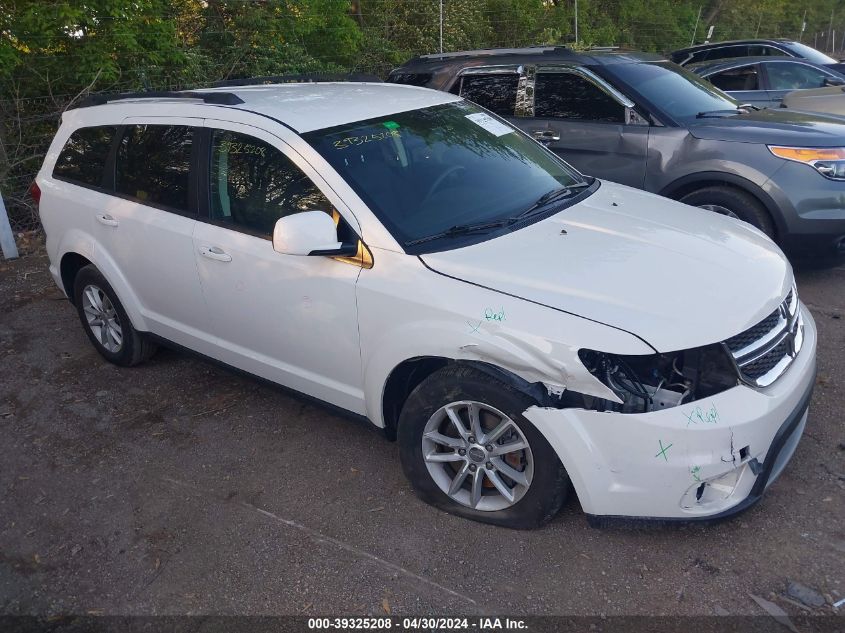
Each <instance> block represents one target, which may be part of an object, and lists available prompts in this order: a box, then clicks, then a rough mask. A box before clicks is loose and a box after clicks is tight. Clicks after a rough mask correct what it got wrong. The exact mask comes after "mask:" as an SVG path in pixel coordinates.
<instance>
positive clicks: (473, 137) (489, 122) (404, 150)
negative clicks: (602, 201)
mask: <svg viewBox="0 0 845 633" xmlns="http://www.w3.org/2000/svg"><path fill="white" fill-rule="evenodd" d="M303 136H304V138H305V140H306V141H308V142H309V143H310V144H311V145H312V146H313V147H315V148H316V149H317V151H318V152H320V154H321V155H322V156H323V157H324V158H325V159H326V160H327V161H328V162H329V163H330V164H331V165H332V167H334V168H335V170H337V172H338V173H339V174H340V175H341V177H342V178H343V179H344V180H346V182H347V183H349V185H350V186H351V187H352V188H353V189H354V190H355V192H356V193H357V194H358V195H359V196H360V197H361V198H362V200H364V201H365V202H366V203H367V205H368V206H369V207H370V209H372V211H373V212H374V213H375V214H376V215H377V216H378V218H379V219H380V220H381V221H382V223H383V224H384V225H385V226H386V227H387V229H388V230H389V231H390V232H391V233H392V234H393V235H394V236H395V237H396V239H397V240H398V241H399V242H400V243H405V242H408V241H413V240H416V239H419V238H423V237H428V236H430V235H433V234H436V233H438V232H440V231H444V230H446V229H449V228H450V227H453V226H455V225H458V224H466V223H476V222H489V221H496V220H502V219H504V218H509V217H512V216H515V215H517V214H519V213H520V212H522V211H525V210H526V209H527V208H529V207H530V206H532V205H533V204H534V203H535V202H536V201H537V199H538V198H540V196H542V195H543V194H545V193H548V192H549V191H553V190H556V189H560V188H561V187H566V186H569V185H572V184H574V183H580V182H582V181H581V179H580V178H579V176H578V175H577V174H576V173H574V172H573V171H571V170H570V169H568V168H567V167H566V165H565V164H564V163H563V162H562V161H560V160H559V159H557V158H556V157H555V156H554V155H553V154H551V153H550V152H549V151H547V150H546V149H544V148H543V147H542V146H541V145H540V144H539V143H536V142H535V141H533V140H531V139H530V138H528V137H527V136H525V135H524V134H521V133H520V132H518V131H517V130H515V129H514V128H513V127H511V126H509V125H507V124H505V123H502V122H501V121H499V120H498V119H494V118H493V117H492V116H490V115H488V114H487V113H485V112H483V111H481V110H480V109H479V108H477V107H475V106H474V105H472V104H471V103H468V102H466V101H459V102H455V103H449V104H444V105H440V106H434V107H430V108H424V109H421V110H411V111H409V112H401V113H397V114H393V115H391V116H390V117H382V118H377V119H370V120H367V121H359V122H357V123H350V124H348V125H342V126H338V127H334V128H329V129H326V130H316V131H314V132H309V133H307V134H304V135H303ZM578 191H582V189H573V190H572V192H573V193H576V192H578ZM484 234H485V232H484V231H479V232H477V233H471V234H468V235H465V236H457V237H456V236H452V237H453V238H454V239H449V238H447V239H445V240H434V241H429V242H425V243H424V244H421V245H420V247H419V249H417V250H414V251H413V252H420V250H421V249H428V250H438V249H443V248H454V247H455V245H458V244H460V245H465V244H466V243H467V241H470V240H473V239H475V240H478V239H484V238H483V237H479V236H483V235H484ZM412 248H413V247H412Z"/></svg>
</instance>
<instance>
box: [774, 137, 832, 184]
mask: <svg viewBox="0 0 845 633" xmlns="http://www.w3.org/2000/svg"><path fill="white" fill-rule="evenodd" d="M768 148H769V151H770V152H771V153H772V154H774V155H775V156H777V157H778V158H783V159H786V160H791V161H795V162H796V163H804V164H805V165H809V166H810V167H812V168H813V169H815V170H816V171H817V172H819V173H820V174H821V175H822V176H824V177H825V178H829V179H831V180H845V147H784V146H781V145H769V146H768Z"/></svg>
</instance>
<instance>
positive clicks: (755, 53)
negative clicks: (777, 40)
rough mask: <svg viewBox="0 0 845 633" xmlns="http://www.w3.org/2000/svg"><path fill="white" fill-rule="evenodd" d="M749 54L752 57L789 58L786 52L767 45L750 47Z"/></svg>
mask: <svg viewBox="0 0 845 633" xmlns="http://www.w3.org/2000/svg"><path fill="white" fill-rule="evenodd" d="M748 54H749V56H751V57H788V55H787V53H786V52H785V51H782V50H781V49H779V48H775V47H774V46H768V45H766V44H755V45H753V46H749V47H748Z"/></svg>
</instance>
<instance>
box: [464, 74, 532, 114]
mask: <svg viewBox="0 0 845 633" xmlns="http://www.w3.org/2000/svg"><path fill="white" fill-rule="evenodd" d="M518 85H519V75H517V74H516V73H505V74H490V75H465V76H464V77H463V83H462V84H461V96H462V97H464V98H465V99H469V100H470V101H473V102H475V103H477V104H478V105H480V106H482V107H484V108H487V109H488V110H491V111H493V112H495V113H496V114H498V115H499V116H513V115H514V111H515V110H516V89H517V86H518Z"/></svg>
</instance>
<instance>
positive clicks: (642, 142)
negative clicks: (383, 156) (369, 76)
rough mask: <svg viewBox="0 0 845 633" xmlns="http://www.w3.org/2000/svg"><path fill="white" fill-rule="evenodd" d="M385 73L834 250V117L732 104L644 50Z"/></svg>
mask: <svg viewBox="0 0 845 633" xmlns="http://www.w3.org/2000/svg"><path fill="white" fill-rule="evenodd" d="M388 81H392V82H396V83H405V84H414V85H418V86H425V87H428V88H436V89H439V90H445V91H448V92H452V93H455V94H460V95H461V96H463V97H465V98H467V99H469V100H471V101H474V102H475V103H477V104H479V105H481V106H483V107H485V108H487V109H488V110H490V111H492V112H493V113H495V114H498V115H499V116H501V117H504V118H505V119H507V120H508V121H510V122H512V123H513V124H515V125H517V126H518V127H520V128H521V129H522V130H523V131H525V132H526V133H527V134H529V135H531V136H532V137H533V138H535V139H536V140H538V141H540V142H541V143H543V144H545V145H546V146H547V147H548V148H549V149H550V150H552V151H554V152H555V153H557V154H559V155H560V156H561V157H562V158H564V159H565V160H566V161H567V162H569V163H570V164H572V165H573V166H575V167H576V168H577V169H579V170H580V171H581V172H583V173H585V174H588V175H591V176H596V177H599V178H603V179H606V180H612V181H615V182H618V183H622V184H625V185H630V186H631V187H637V188H639V189H645V190H646V191H650V192H654V193H659V194H661V195H664V196H667V197H669V198H673V199H676V200H680V201H682V202H685V203H687V204H690V205H693V206H697V207H702V208H706V209H710V210H712V211H716V212H718V213H723V214H726V215H729V216H733V217H736V218H739V219H741V220H745V221H746V222H749V223H751V224H753V225H754V226H756V227H757V228H759V229H760V230H761V231H763V232H765V233H767V234H768V235H769V236H771V237H772V238H773V239H775V241H777V242H778V244H779V245H780V246H781V247H782V248H783V249H784V250H785V251H786V252H787V253H789V254H790V255H809V254H811V255H836V254H845V124H843V120H842V119H841V118H839V117H834V116H824V115H820V114H819V115H816V114H812V113H806V112H793V111H789V110H787V109H785V108H772V109H767V110H757V109H755V108H753V107H741V105H740V103H739V102H738V101H735V100H734V99H732V98H731V97H729V96H728V95H726V94H725V93H724V92H722V91H721V90H718V89H717V88H715V87H714V86H713V85H712V84H710V83H709V82H707V81H705V80H703V79H702V78H701V77H699V76H698V75H695V74H694V73H692V72H689V71H687V70H685V69H684V68H681V67H680V66H678V65H677V64H674V63H672V62H670V61H668V60H666V59H663V58H661V57H659V56H657V55H651V54H648V53H632V52H586V53H581V52H576V51H573V50H571V49H568V48H565V47H530V48H523V49H494V50H482V51H465V52H457V53H446V54H435V55H425V56H422V57H419V58H416V59H413V60H411V61H409V62H408V63H406V64H405V65H403V66H402V67H401V68H397V69H396V70H394V71H393V72H392V73H391V74H390V77H389V79H388Z"/></svg>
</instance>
